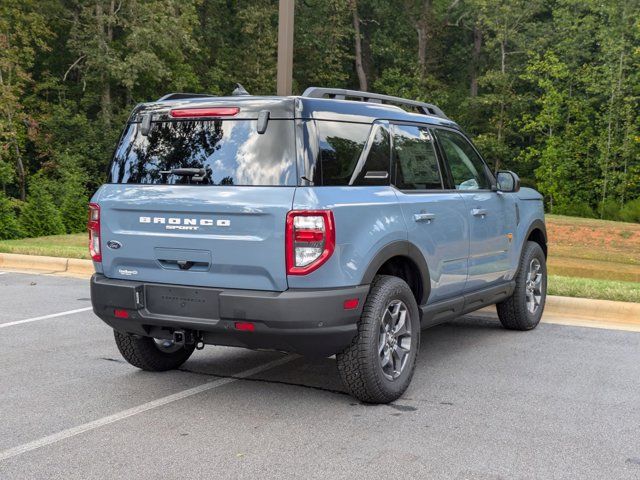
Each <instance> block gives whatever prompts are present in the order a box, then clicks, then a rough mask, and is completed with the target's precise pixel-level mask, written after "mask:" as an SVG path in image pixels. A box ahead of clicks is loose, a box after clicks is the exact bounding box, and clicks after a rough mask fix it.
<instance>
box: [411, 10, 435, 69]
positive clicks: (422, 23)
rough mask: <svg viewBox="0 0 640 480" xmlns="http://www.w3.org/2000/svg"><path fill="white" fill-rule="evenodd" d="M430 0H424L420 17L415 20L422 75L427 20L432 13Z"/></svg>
mask: <svg viewBox="0 0 640 480" xmlns="http://www.w3.org/2000/svg"><path fill="white" fill-rule="evenodd" d="M432 7H433V5H432V0H424V2H423V4H422V12H421V13H420V18H419V19H418V21H417V22H415V28H416V32H417V33H418V64H419V65H420V71H421V72H422V75H425V74H426V73H427V51H428V46H429V34H430V32H429V20H430V18H431V13H432V11H431V10H432Z"/></svg>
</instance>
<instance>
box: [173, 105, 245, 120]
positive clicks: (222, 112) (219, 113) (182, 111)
mask: <svg viewBox="0 0 640 480" xmlns="http://www.w3.org/2000/svg"><path fill="white" fill-rule="evenodd" d="M239 111H240V109H239V108H238V107H209V108H174V109H173V110H171V112H169V114H170V115H171V116H172V117H173V118H191V117H233V116H234V115H237V114H238V112H239Z"/></svg>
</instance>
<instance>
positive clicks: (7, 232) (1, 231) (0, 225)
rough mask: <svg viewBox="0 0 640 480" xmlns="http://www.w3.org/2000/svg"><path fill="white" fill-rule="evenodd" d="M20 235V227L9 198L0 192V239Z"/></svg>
mask: <svg viewBox="0 0 640 480" xmlns="http://www.w3.org/2000/svg"><path fill="white" fill-rule="evenodd" d="M22 236H23V232H22V228H21V227H20V223H18V218H17V217H16V212H15V208H14V206H13V204H12V202H11V199H10V198H8V197H7V196H6V195H5V194H4V193H2V192H0V240H9V239H11V238H20V237H22Z"/></svg>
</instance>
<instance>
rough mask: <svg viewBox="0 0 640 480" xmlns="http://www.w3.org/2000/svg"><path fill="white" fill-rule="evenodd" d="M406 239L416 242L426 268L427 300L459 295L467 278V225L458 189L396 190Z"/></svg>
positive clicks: (465, 211)
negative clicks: (429, 282)
mask: <svg viewBox="0 0 640 480" xmlns="http://www.w3.org/2000/svg"><path fill="white" fill-rule="evenodd" d="M396 195H397V198H398V202H399V204H400V207H401V208H402V212H403V215H404V220H405V223H406V226H407V231H408V239H409V242H411V243H413V244H414V245H416V246H417V247H418V248H419V249H420V252H421V253H422V255H423V256H424V258H425V259H426V261H427V265H428V267H429V276H430V280H431V294H430V295H429V300H428V303H433V302H437V301H439V300H443V299H446V298H450V297H453V296H456V295H460V294H462V292H463V291H464V289H465V283H466V281H467V256H468V254H469V226H468V220H467V217H466V213H467V210H466V208H465V204H464V201H463V200H462V197H461V196H460V194H458V193H457V192H441V193H437V192H429V193H425V192H417V191H416V192H413V193H404V192H401V191H396Z"/></svg>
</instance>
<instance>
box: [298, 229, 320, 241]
mask: <svg viewBox="0 0 640 480" xmlns="http://www.w3.org/2000/svg"><path fill="white" fill-rule="evenodd" d="M323 238H324V232H323V231H322V230H296V233H295V237H294V240H295V241H296V242H321V241H322V239H323Z"/></svg>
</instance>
